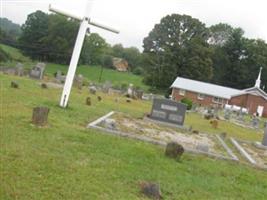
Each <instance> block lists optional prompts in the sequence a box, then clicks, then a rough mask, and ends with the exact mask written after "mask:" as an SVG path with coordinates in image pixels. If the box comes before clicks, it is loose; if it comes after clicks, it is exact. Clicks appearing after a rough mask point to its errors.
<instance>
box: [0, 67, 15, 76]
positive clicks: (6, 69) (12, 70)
mask: <svg viewBox="0 0 267 200" xmlns="http://www.w3.org/2000/svg"><path fill="white" fill-rule="evenodd" d="M1 70H2V71H3V72H4V74H7V75H16V68H14V67H4V68H3V69H1Z"/></svg>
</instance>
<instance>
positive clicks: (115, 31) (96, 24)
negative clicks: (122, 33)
mask: <svg viewBox="0 0 267 200" xmlns="http://www.w3.org/2000/svg"><path fill="white" fill-rule="evenodd" d="M88 23H89V24H91V25H93V26H96V27H98V28H102V29H105V30H107V31H110V32H113V33H119V31H118V30H116V29H113V28H110V27H108V26H105V25H103V24H99V23H97V22H93V21H92V20H91V19H90V20H89V21H88Z"/></svg>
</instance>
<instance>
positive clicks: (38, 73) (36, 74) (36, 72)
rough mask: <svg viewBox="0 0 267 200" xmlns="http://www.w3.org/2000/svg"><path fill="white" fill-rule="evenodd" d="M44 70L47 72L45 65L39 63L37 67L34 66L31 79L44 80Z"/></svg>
mask: <svg viewBox="0 0 267 200" xmlns="http://www.w3.org/2000/svg"><path fill="white" fill-rule="evenodd" d="M44 70H45V64H44V63H37V65H36V66H34V67H33V68H32V69H31V71H30V74H29V75H30V77H31V78H35V79H43V76H44Z"/></svg>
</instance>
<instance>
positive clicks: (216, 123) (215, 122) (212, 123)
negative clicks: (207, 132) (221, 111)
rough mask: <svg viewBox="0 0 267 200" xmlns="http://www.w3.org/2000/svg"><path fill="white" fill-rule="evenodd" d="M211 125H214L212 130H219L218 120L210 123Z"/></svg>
mask: <svg viewBox="0 0 267 200" xmlns="http://www.w3.org/2000/svg"><path fill="white" fill-rule="evenodd" d="M210 123H211V125H212V128H215V129H217V128H218V124H219V122H218V120H216V119H214V120H212V121H210Z"/></svg>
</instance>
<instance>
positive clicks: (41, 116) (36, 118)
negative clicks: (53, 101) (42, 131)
mask: <svg viewBox="0 0 267 200" xmlns="http://www.w3.org/2000/svg"><path fill="white" fill-rule="evenodd" d="M48 113H49V108H46V107H36V108H34V109H33V113H32V123H33V124H35V125H37V126H45V125H46V124H47V118H48Z"/></svg>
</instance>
